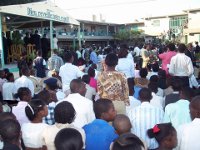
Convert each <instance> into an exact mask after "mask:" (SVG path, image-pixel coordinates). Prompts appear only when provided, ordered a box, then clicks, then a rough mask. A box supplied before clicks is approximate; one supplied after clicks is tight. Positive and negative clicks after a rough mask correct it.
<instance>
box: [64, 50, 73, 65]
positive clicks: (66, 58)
mask: <svg viewBox="0 0 200 150" xmlns="http://www.w3.org/2000/svg"><path fill="white" fill-rule="evenodd" d="M64 61H65V62H67V63H73V61H74V57H73V55H72V53H71V52H70V51H66V52H65V53H64Z"/></svg>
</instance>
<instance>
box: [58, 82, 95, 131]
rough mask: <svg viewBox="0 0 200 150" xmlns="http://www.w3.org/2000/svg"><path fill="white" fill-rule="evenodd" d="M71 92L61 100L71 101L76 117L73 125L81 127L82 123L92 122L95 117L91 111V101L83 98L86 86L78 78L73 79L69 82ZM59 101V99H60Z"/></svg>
mask: <svg viewBox="0 0 200 150" xmlns="http://www.w3.org/2000/svg"><path fill="white" fill-rule="evenodd" d="M70 90H71V94H69V95H68V97H67V98H65V99H63V100H62V101H68V102H70V103H72V105H73V107H74V109H75V110H76V119H75V120H74V123H73V124H74V125H75V126H76V127H79V128H82V127H83V126H84V125H86V124H88V123H90V122H92V121H93V120H94V119H95V116H94V111H93V102H92V101H91V100H89V99H87V98H85V97H84V96H85V93H86V87H85V83H84V82H83V81H81V80H79V79H74V80H72V81H71V83H70ZM60 102H61V101H60Z"/></svg>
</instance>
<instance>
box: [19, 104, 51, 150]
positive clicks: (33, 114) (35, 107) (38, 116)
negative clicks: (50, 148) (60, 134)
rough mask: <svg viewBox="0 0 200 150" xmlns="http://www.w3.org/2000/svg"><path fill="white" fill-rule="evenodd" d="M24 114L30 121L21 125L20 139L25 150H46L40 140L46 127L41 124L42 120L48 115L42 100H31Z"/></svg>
mask: <svg viewBox="0 0 200 150" xmlns="http://www.w3.org/2000/svg"><path fill="white" fill-rule="evenodd" d="M25 112H26V115H27V117H28V119H29V120H30V123H24V124H23V125H22V139H23V142H24V145H25V147H26V149H28V150H29V149H30V150H31V149H41V150H46V149H47V148H46V145H45V143H44V140H43V138H42V132H43V131H44V129H45V128H47V127H48V125H47V124H44V123H42V118H43V117H45V116H47V114H48V109H47V106H46V104H45V103H44V102H43V101H42V100H32V101H30V102H29V103H28V105H27V106H26V107H25ZM30 135H31V136H30Z"/></svg>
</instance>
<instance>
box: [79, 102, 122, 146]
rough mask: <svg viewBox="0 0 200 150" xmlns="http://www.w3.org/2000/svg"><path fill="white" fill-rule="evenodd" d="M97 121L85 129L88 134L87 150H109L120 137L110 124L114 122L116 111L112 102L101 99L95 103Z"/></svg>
mask: <svg viewBox="0 0 200 150" xmlns="http://www.w3.org/2000/svg"><path fill="white" fill-rule="evenodd" d="M94 112H95V116H96V119H95V120H94V121H93V122H91V123H89V124H87V125H85V126H84V127H83V129H84V131H85V134H86V148H85V150H109V149H110V144H111V143H112V142H113V141H114V140H115V139H116V138H117V137H118V135H117V134H116V133H115V129H114V128H113V127H112V126H111V125H110V124H109V123H108V122H109V121H113V120H114V118H115V116H116V111H115V108H114V105H113V103H112V101H111V100H108V99H99V100H97V102H95V103H94Z"/></svg>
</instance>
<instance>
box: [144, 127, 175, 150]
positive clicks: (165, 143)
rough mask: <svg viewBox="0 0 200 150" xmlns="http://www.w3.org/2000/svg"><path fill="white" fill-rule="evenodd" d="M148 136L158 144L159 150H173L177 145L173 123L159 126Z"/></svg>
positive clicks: (151, 130) (150, 131)
mask: <svg viewBox="0 0 200 150" xmlns="http://www.w3.org/2000/svg"><path fill="white" fill-rule="evenodd" d="M147 134H148V136H149V137H150V138H155V139H156V141H157V142H158V144H159V147H158V148H157V150H172V149H173V148H175V147H176V145H177V133H176V130H175V128H174V127H173V126H172V124H171V123H162V124H157V125H155V126H154V127H153V128H152V129H149V130H148V131H147Z"/></svg>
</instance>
